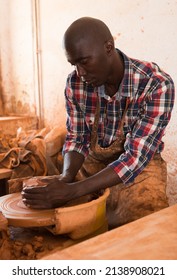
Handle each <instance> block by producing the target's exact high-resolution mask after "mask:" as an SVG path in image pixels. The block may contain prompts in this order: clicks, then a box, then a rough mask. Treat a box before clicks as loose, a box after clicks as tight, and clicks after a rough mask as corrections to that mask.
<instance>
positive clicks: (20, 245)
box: [0, 227, 74, 260]
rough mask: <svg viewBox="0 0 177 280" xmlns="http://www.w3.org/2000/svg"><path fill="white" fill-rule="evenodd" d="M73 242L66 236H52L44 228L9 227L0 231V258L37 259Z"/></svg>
mask: <svg viewBox="0 0 177 280" xmlns="http://www.w3.org/2000/svg"><path fill="white" fill-rule="evenodd" d="M73 243H74V241H73V240H71V239H70V238H68V237H66V236H53V234H51V233H50V232H48V231H47V230H46V229H45V228H33V229H26V228H14V227H9V228H8V229H7V231H3V232H0V260H37V259H40V258H41V257H43V256H45V255H47V254H49V253H50V252H52V251H53V250H55V249H56V248H57V250H62V249H64V248H66V247H68V246H71V245H72V244H73Z"/></svg>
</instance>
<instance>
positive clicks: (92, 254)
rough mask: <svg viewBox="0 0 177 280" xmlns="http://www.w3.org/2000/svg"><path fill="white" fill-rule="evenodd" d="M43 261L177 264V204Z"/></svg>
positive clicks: (46, 257)
mask: <svg viewBox="0 0 177 280" xmlns="http://www.w3.org/2000/svg"><path fill="white" fill-rule="evenodd" d="M43 259H46V260H48V259H56V260H66V259H67V260H74V259H75V260H78V259H83V260H92V259H99V260H105V259H109V260H112V259H117V260H119V259H121V260H145V259H146V260H148V259H149V260H155V259H158V260H168V259H170V260H172V259H175V260H177V204H176V205H173V206H170V207H168V208H166V209H163V210H161V211H158V212H156V213H154V214H151V215H148V216H146V217H144V218H141V219H139V220H136V221H134V222H132V223H129V224H127V225H124V226H121V227H119V228H116V229H114V230H112V231H109V232H106V233H103V234H101V235H99V236H96V237H94V238H91V239H89V240H86V241H84V242H81V243H79V244H77V245H73V246H71V247H69V248H67V249H64V250H62V251H60V252H59V251H56V252H54V253H52V254H49V255H47V256H45V257H44V258H43Z"/></svg>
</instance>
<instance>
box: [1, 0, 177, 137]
mask: <svg viewBox="0 0 177 280" xmlns="http://www.w3.org/2000/svg"><path fill="white" fill-rule="evenodd" d="M34 3H38V18H37V21H38V28H39V30H38V31H39V34H38V35H39V43H40V46H39V49H36V38H35V35H36V34H35V32H36V29H35V28H36V27H35V26H34ZM0 5H1V8H0V13H1V14H0V20H1V22H0V39H1V53H0V74H1V75H0V78H1V87H0V89H1V95H0V96H2V98H1V103H2V104H4V107H3V108H4V113H5V114H19V113H20V114H35V113H37V114H40V113H41V117H42V118H43V120H42V121H43V123H44V125H45V126H54V125H61V126H64V125H65V105H64V96H63V93H64V87H65V81H66V77H67V75H68V73H69V72H70V71H72V67H71V66H70V65H69V64H68V63H67V61H66V58H65V54H64V50H63V48H62V38H63V34H64V32H65V30H66V28H67V27H68V26H69V25H70V24H71V23H72V21H74V20H75V19H77V18H78V17H81V16H92V17H98V18H100V19H101V20H103V21H105V23H106V24H107V25H108V26H109V27H110V29H111V31H112V33H113V35H114V38H115V42H116V46H117V47H118V48H120V49H121V50H122V51H124V52H125V53H126V54H127V55H129V56H132V57H134V58H139V59H144V60H150V61H155V62H157V63H158V64H159V65H160V66H161V67H163V68H164V70H166V71H167V72H168V73H169V74H171V76H172V77H173V79H174V81H175V84H177V73H176V72H177V67H176V65H177V55H176V49H177V31H176V26H177V17H176V14H177V1H175V0H169V1H168V0H141V1H140V0H134V1H132V0H119V1H117V0H111V1H104V0H97V1H95V0H85V1H82V0H75V1H73V0H67V1H64V0H36V1H35V0H0ZM37 52H38V54H40V59H41V67H42V68H41V70H42V71H41V73H40V74H41V76H40V78H41V96H40V98H39V96H38V90H39V85H38V78H37V72H36V71H37V70H36V56H37ZM39 99H40V100H39ZM40 101H41V104H39V103H40ZM40 105H41V107H40ZM39 107H40V108H39ZM40 110H41V111H42V112H40ZM0 114H1V112H0ZM176 117H177V110H176V104H175V109H174V112H173V116H172V120H171V123H170V125H169V127H168V130H167V131H168V135H170V139H169V137H167V138H166V141H167V142H168V141H173V139H174V137H175V139H176V137H177V129H176V122H175V120H176Z"/></svg>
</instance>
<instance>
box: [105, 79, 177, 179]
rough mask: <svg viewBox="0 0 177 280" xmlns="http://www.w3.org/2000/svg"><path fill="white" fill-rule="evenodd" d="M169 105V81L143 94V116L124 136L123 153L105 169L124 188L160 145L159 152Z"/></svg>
mask: <svg viewBox="0 0 177 280" xmlns="http://www.w3.org/2000/svg"><path fill="white" fill-rule="evenodd" d="M151 89H152V87H151ZM173 104H174V84H173V81H172V80H171V78H170V77H169V78H168V79H166V80H164V81H160V82H158V83H157V85H156V87H153V92H151V93H150V94H149V95H148V94H147V98H146V102H145V104H144V112H142V114H139V116H138V118H137V120H136V122H135V123H134V126H133V129H132V131H131V132H129V133H127V135H126V141H125V144H124V150H125V152H124V153H123V154H122V155H121V156H120V157H119V158H118V159H117V160H116V161H114V162H113V163H111V164H110V165H109V166H110V167H112V168H113V169H114V171H115V172H116V173H117V174H118V176H119V177H120V178H121V180H122V181H123V183H124V184H127V183H130V182H132V181H133V180H134V179H135V177H137V175H138V174H139V173H140V172H141V171H142V170H143V169H144V168H145V167H146V165H147V164H148V163H149V161H150V160H151V158H152V157H153V155H154V154H155V153H156V152H157V151H158V149H159V146H160V145H161V147H160V149H159V150H163V147H162V145H163V142H162V141H161V140H162V137H163V136H164V133H165V129H166V126H167V125H168V123H169V120H170V118H171V112H172V108H173Z"/></svg>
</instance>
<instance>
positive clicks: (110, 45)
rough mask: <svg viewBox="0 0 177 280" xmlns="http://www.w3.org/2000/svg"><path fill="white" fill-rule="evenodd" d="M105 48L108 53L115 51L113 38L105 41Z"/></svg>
mask: <svg viewBox="0 0 177 280" xmlns="http://www.w3.org/2000/svg"><path fill="white" fill-rule="evenodd" d="M105 50H106V52H107V54H108V55H111V54H112V52H113V51H114V42H113V40H112V39H110V40H108V41H106V43H105Z"/></svg>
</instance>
